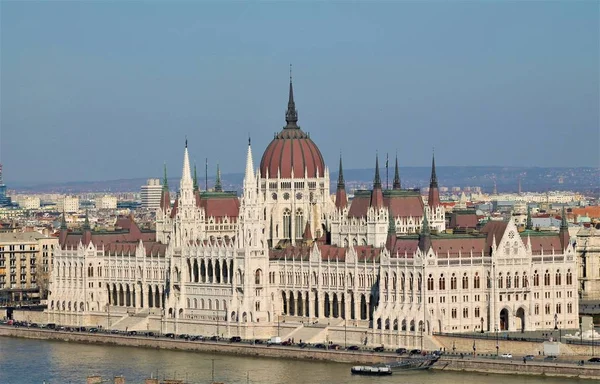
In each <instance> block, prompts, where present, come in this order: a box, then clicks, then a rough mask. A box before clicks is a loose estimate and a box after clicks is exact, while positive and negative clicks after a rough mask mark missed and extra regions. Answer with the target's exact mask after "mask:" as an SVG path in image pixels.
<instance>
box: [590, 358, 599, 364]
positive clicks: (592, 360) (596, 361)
mask: <svg viewBox="0 0 600 384" xmlns="http://www.w3.org/2000/svg"><path fill="white" fill-rule="evenodd" d="M588 362H590V363H600V357H592V358H591V359H589V360H588Z"/></svg>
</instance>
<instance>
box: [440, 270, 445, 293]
mask: <svg viewBox="0 0 600 384" xmlns="http://www.w3.org/2000/svg"><path fill="white" fill-rule="evenodd" d="M439 286H440V287H439V289H440V291H443V290H445V289H446V278H445V277H444V274H443V273H442V275H441V276H440V281H439Z"/></svg>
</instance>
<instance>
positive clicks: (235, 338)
mask: <svg viewBox="0 0 600 384" xmlns="http://www.w3.org/2000/svg"><path fill="white" fill-rule="evenodd" d="M240 341H242V338H241V337H240V336H231V338H229V342H230V343H239V342H240Z"/></svg>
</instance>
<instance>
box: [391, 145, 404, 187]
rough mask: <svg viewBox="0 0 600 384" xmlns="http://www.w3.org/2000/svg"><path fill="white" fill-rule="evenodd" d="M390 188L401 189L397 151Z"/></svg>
mask: <svg viewBox="0 0 600 384" xmlns="http://www.w3.org/2000/svg"><path fill="white" fill-rule="evenodd" d="M392 189H402V185H401V184H400V169H399V168H398V152H396V169H395V171H394V183H393V185H392Z"/></svg>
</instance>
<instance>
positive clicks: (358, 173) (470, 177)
mask: <svg viewBox="0 0 600 384" xmlns="http://www.w3.org/2000/svg"><path fill="white" fill-rule="evenodd" d="M388 171H389V172H388V175H387V176H388V177H389V183H390V185H391V183H392V180H393V177H394V169H393V168H390V169H389V170H388ZM380 172H381V179H382V183H383V184H384V185H385V184H386V169H385V167H383V168H381V169H380ZM430 173H431V168H430V167H403V168H401V169H400V178H401V181H402V187H403V188H421V187H427V186H428V185H429V177H430ZM373 176H374V169H348V170H344V179H345V181H346V185H347V189H349V190H350V191H351V190H353V189H360V188H370V187H371V185H372V182H373ZM437 177H438V181H439V184H440V186H444V187H462V188H464V187H467V186H478V187H481V188H483V190H484V191H485V192H491V191H492V189H493V186H494V181H493V180H494V178H495V179H496V184H497V188H498V192H517V190H518V182H519V177H520V178H521V188H522V190H523V191H524V192H526V191H538V192H541V191H547V190H574V191H582V192H588V193H592V194H595V195H596V196H597V195H598V193H599V192H600V182H599V180H600V168H592V167H578V168H541V167H498V166H468V167H455V166H452V167H443V166H442V167H437ZM243 178H244V174H243V173H231V174H224V175H222V183H223V187H224V189H226V190H240V189H241V185H242V181H243ZM146 180H147V179H146V178H135V179H119V180H106V181H78V182H65V183H44V184H35V183H33V182H30V183H20V184H15V185H9V186H8V187H9V188H10V189H11V190H16V191H17V192H26V193H74V194H75V193H86V192H139V191H140V187H141V186H142V185H144V184H146ZM198 182H199V184H200V188H201V189H204V188H205V184H206V181H205V179H204V178H202V179H200V180H198ZM336 183H337V172H335V173H332V174H331V191H332V192H333V191H334V190H335V185H336ZM169 185H170V186H171V188H172V189H176V188H177V187H178V186H179V178H170V179H169ZM213 186H214V176H211V177H209V179H208V187H209V188H212V187H213Z"/></svg>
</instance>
